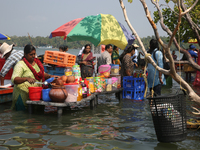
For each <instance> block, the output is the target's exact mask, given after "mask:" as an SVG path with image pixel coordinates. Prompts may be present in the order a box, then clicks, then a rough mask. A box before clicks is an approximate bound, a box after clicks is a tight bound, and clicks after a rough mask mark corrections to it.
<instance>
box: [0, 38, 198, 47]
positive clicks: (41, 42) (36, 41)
mask: <svg viewBox="0 0 200 150" xmlns="http://www.w3.org/2000/svg"><path fill="white" fill-rule="evenodd" d="M10 38H11V40H10V41H6V42H7V43H8V44H12V43H15V44H16V46H17V47H24V46H25V45H26V44H31V41H32V43H33V45H35V46H36V47H38V46H53V48H58V47H59V46H60V45H67V46H68V47H69V49H80V48H81V47H82V46H83V45H85V44H87V43H90V42H88V41H75V42H67V40H63V38H61V37H55V38H52V39H50V38H49V37H48V36H47V37H41V36H37V37H31V41H30V38H29V37H28V36H11V37H10ZM152 38H154V36H147V37H144V38H141V40H142V42H143V44H144V46H145V49H148V48H149V41H150V40H151V39H152ZM161 39H162V40H163V41H168V39H169V38H168V37H165V36H162V37H161ZM0 42H4V41H0ZM135 43H136V44H138V43H137V40H136V41H135ZM181 46H182V47H183V48H188V46H189V44H188V43H181ZM197 47H198V46H197ZM171 50H177V49H176V47H175V46H174V45H172V46H171Z"/></svg>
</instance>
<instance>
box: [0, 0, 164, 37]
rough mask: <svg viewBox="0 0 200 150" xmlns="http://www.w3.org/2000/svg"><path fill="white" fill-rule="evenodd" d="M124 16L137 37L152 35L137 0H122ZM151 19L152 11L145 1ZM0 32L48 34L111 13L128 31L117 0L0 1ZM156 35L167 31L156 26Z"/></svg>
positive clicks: (43, 35)
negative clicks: (72, 21) (83, 20)
mask: <svg viewBox="0 0 200 150" xmlns="http://www.w3.org/2000/svg"><path fill="white" fill-rule="evenodd" d="M123 2H124V5H125V7H126V11H127V15H128V18H129V21H130V23H131V24H132V26H133V28H134V29H135V30H136V32H137V34H138V35H139V37H141V38H142V37H147V36H152V35H154V31H153V29H152V27H151V25H150V24H149V22H148V20H147V18H146V16H145V12H144V9H143V6H142V4H141V2H140V1H139V0H133V2H132V3H128V0H124V1H123ZM146 2H147V5H148V7H149V10H150V11H151V15H152V18H153V12H154V11H155V10H156V9H155V8H154V6H153V5H152V4H151V2H150V0H146ZM0 10H1V11H0V12H1V22H0V33H4V34H6V35H8V36H14V35H16V36H28V33H29V34H30V36H31V37H36V36H42V37H46V36H49V35H50V33H51V32H52V31H54V30H55V29H57V28H58V27H60V26H61V25H63V24H65V23H67V22H69V21H71V20H73V19H76V18H82V17H86V16H89V15H97V14H100V13H102V14H111V15H113V16H114V17H115V18H116V19H117V20H118V21H119V22H121V23H122V24H123V25H124V26H125V27H126V28H127V29H128V30H129V31H130V32H131V30H130V29H129V27H128V25H127V23H126V22H125V18H124V15H123V12H122V9H121V6H120V3H119V0H1V8H0ZM158 31H159V33H160V36H167V34H166V33H165V32H164V31H163V30H162V29H161V28H160V25H158Z"/></svg>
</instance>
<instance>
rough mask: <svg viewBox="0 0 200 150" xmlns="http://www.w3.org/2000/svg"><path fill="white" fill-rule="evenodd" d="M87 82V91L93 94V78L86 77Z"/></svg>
mask: <svg viewBox="0 0 200 150" xmlns="http://www.w3.org/2000/svg"><path fill="white" fill-rule="evenodd" d="M86 79H87V81H89V84H88V85H89V89H90V92H91V93H94V92H95V91H94V79H93V77H86Z"/></svg>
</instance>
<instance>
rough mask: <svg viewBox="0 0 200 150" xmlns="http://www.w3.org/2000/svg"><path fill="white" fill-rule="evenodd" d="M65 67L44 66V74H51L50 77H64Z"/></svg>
mask: <svg viewBox="0 0 200 150" xmlns="http://www.w3.org/2000/svg"><path fill="white" fill-rule="evenodd" d="M64 70H65V67H51V66H44V72H46V73H48V74H51V75H58V76H62V75H64V74H65V73H64Z"/></svg>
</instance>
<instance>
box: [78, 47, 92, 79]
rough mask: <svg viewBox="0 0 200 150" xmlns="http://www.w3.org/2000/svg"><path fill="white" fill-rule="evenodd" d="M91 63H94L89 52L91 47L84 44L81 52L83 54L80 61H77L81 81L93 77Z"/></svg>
mask: <svg viewBox="0 0 200 150" xmlns="http://www.w3.org/2000/svg"><path fill="white" fill-rule="evenodd" d="M93 61H94V57H93V54H92V52H91V45H90V44H86V45H85V48H84V50H83V53H82V55H81V60H80V61H79V65H80V68H81V78H82V79H85V78H86V77H92V76H93V70H94V67H93V66H94V64H93Z"/></svg>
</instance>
